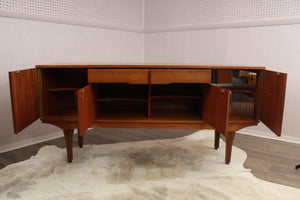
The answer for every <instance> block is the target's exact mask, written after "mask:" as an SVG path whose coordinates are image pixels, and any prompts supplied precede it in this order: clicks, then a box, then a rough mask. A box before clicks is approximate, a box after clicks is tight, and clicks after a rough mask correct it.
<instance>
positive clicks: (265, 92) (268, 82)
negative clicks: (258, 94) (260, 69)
mask: <svg viewBox="0 0 300 200" xmlns="http://www.w3.org/2000/svg"><path fill="white" fill-rule="evenodd" d="M286 79H287V74H285V73H278V72H272V71H264V76H263V89H262V101H261V115H260V120H261V121H262V122H263V123H264V124H265V125H266V126H267V127H269V128H270V129H271V130H272V131H273V132H274V133H275V134H276V135H278V136H280V135H281V128H282V119H283V109H284V100H285V88H286Z"/></svg>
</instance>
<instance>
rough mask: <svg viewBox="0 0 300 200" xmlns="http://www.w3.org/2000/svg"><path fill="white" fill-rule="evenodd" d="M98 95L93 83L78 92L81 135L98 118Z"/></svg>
mask: <svg viewBox="0 0 300 200" xmlns="http://www.w3.org/2000/svg"><path fill="white" fill-rule="evenodd" d="M96 105H97V104H96V97H95V92H94V88H93V87H92V85H88V86H86V87H84V88H82V89H80V90H78V92H77V106H78V116H79V133H78V134H79V135H80V136H82V135H83V134H84V133H85V131H86V130H87V129H88V128H89V127H91V125H92V123H93V122H94V121H95V119H96Z"/></svg>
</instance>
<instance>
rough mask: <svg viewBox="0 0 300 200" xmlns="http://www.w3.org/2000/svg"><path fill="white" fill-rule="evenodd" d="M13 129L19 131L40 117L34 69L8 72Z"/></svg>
mask: <svg viewBox="0 0 300 200" xmlns="http://www.w3.org/2000/svg"><path fill="white" fill-rule="evenodd" d="M9 83H10V95H11V105H12V114H13V122H14V131H15V133H19V132H20V131H21V130H23V129H25V128H26V127H27V126H29V125H30V124H32V123H33V122H34V121H36V120H37V119H39V118H40V112H39V95H38V81H37V72H36V69H35V68H34V69H27V70H21V71H13V72H9Z"/></svg>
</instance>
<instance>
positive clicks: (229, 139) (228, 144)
mask: <svg viewBox="0 0 300 200" xmlns="http://www.w3.org/2000/svg"><path fill="white" fill-rule="evenodd" d="M234 136H235V132H228V133H227V136H226V155H225V163H226V164H229V163H230V159H231V151H232V144H233V139H234Z"/></svg>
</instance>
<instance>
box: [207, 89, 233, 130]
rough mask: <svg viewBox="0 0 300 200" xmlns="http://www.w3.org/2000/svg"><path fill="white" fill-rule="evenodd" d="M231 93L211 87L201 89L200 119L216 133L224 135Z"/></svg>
mask: <svg viewBox="0 0 300 200" xmlns="http://www.w3.org/2000/svg"><path fill="white" fill-rule="evenodd" d="M230 99H231V92H230V90H227V89H224V88H220V87H217V86H213V85H208V84H207V85H204V87H203V104H202V105H203V107H202V118H203V120H204V121H205V122H206V123H208V124H209V125H211V126H212V127H213V128H214V129H215V130H216V131H218V132H219V133H222V134H223V135H226V133H227V127H228V120H229V108H230Z"/></svg>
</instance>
